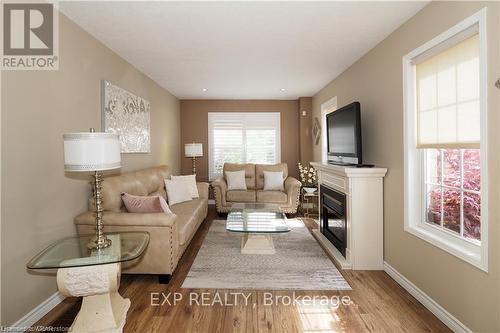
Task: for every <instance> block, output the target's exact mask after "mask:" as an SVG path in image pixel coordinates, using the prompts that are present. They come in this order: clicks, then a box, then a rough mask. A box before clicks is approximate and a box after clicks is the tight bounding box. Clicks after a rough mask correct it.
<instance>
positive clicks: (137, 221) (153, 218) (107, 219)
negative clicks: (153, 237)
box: [75, 211, 177, 227]
mask: <svg viewBox="0 0 500 333" xmlns="http://www.w3.org/2000/svg"><path fill="white" fill-rule="evenodd" d="M176 219H177V216H176V215H175V214H166V213H125V212H119V213H118V212H110V211H104V213H103V217H102V222H103V224H104V225H105V226H154V227H172V226H173V225H174V224H175V220H176ZM75 224H77V225H78V224H95V213H94V212H85V213H83V214H80V215H78V216H77V217H75Z"/></svg>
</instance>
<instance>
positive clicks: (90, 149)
mask: <svg viewBox="0 0 500 333" xmlns="http://www.w3.org/2000/svg"><path fill="white" fill-rule="evenodd" d="M63 141H64V170H65V171H70V172H93V175H92V177H93V181H92V186H93V190H94V200H95V208H96V215H95V231H96V235H95V238H93V239H92V240H91V241H90V243H89V244H88V247H89V248H90V249H97V250H100V249H104V248H106V247H108V246H110V245H111V240H110V239H108V238H107V237H106V235H104V233H103V231H102V228H103V225H102V215H103V208H102V193H101V189H102V171H104V170H112V169H118V168H120V167H121V165H120V163H121V156H120V140H119V138H118V135H117V134H113V133H102V132H95V130H94V129H93V128H91V129H90V132H80V133H67V134H64V135H63Z"/></svg>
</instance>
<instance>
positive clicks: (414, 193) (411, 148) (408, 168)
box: [403, 8, 488, 272]
mask: <svg viewBox="0 0 500 333" xmlns="http://www.w3.org/2000/svg"><path fill="white" fill-rule="evenodd" d="M486 13H487V9H486V8H483V9H481V10H480V11H478V12H477V13H475V14H474V15H472V16H470V17H468V18H466V19H465V20H463V21H461V22H460V23H458V24H456V25H455V26H453V27H452V28H450V29H449V30H447V31H445V32H444V33H442V34H440V35H438V36H437V37H435V38H433V39H432V40H430V41H429V42H427V43H425V44H424V45H422V46H420V47H418V48H416V49H415V50H413V51H412V52H410V53H408V54H407V55H405V56H404V57H403V100H404V150H405V153H404V155H405V156H404V164H405V166H404V173H405V175H404V192H405V201H404V212H405V213H404V230H405V231H406V232H408V233H411V234H413V235H415V236H417V237H419V238H421V239H423V240H425V241H427V242H429V243H431V244H433V245H434V246H436V247H438V248H440V249H442V250H444V251H446V252H448V253H450V254H452V255H454V256H456V257H458V258H460V259H462V260H464V261H466V262H468V263H470V264H471V265H473V266H475V267H478V268H479V269H481V270H483V271H485V272H488V140H487V139H488V122H487V117H488V105H487V82H488V81H487V80H488V79H487V66H488V63H487V35H486ZM476 24H477V25H478V30H479V80H480V82H479V84H480V117H481V121H480V124H481V138H480V140H481V142H480V149H481V242H480V244H478V243H479V242H478V243H475V242H471V241H468V240H465V239H463V238H462V237H460V236H457V235H455V234H452V233H451V232H448V231H446V230H442V229H440V228H437V227H434V226H432V225H430V224H429V223H426V222H425V220H424V218H423V216H422V214H423V212H424V209H423V207H424V205H425V200H424V193H423V184H424V179H423V177H424V172H423V171H424V169H423V168H424V164H423V163H424V151H423V150H422V149H421V150H419V149H417V148H416V117H417V112H416V98H415V96H416V82H415V78H416V69H415V65H414V64H413V60H414V59H416V58H417V57H419V56H421V55H422V54H424V53H425V52H429V50H431V49H433V48H435V47H437V46H438V45H442V44H443V43H446V41H448V40H450V39H452V38H454V37H455V36H457V34H460V33H463V32H464V31H466V30H468V29H470V28H471V27H473V26H474V25H476Z"/></svg>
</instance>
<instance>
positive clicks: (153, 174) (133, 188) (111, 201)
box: [89, 166, 171, 212]
mask: <svg viewBox="0 0 500 333" xmlns="http://www.w3.org/2000/svg"><path fill="white" fill-rule="evenodd" d="M170 175H171V170H170V168H169V167H168V166H159V167H153V168H148V169H144V170H140V171H134V172H126V173H123V174H121V175H119V176H112V177H105V178H104V180H103V182H102V201H103V204H102V205H103V208H104V210H110V211H113V212H120V211H123V209H122V205H123V201H122V196H121V194H122V193H123V192H126V193H129V194H132V195H142V196H146V195H160V196H162V197H164V198H166V193H165V189H164V187H165V184H164V183H163V179H165V178H170ZM92 201H93V200H90V203H91V204H92ZM89 209H90V210H94V209H93V207H92V206H91V207H89Z"/></svg>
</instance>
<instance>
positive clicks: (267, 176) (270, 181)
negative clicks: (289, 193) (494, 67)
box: [264, 171, 285, 191]
mask: <svg viewBox="0 0 500 333" xmlns="http://www.w3.org/2000/svg"><path fill="white" fill-rule="evenodd" d="M284 182H285V179H284V178H283V171H264V190H265V191H284V190H285V186H284V185H283V183H284Z"/></svg>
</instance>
